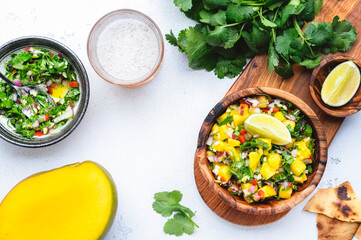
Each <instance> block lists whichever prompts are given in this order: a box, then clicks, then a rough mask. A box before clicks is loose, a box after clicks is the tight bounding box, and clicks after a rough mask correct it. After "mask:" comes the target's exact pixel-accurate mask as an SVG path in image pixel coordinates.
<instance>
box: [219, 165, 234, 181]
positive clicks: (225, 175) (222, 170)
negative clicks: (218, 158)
mask: <svg viewBox="0 0 361 240" xmlns="http://www.w3.org/2000/svg"><path fill="white" fill-rule="evenodd" d="M229 170H230V168H229V167H228V166H227V165H225V164H220V167H219V168H218V176H219V177H220V178H221V181H222V182H228V181H229V179H231V177H232V174H231V173H230V172H229Z"/></svg>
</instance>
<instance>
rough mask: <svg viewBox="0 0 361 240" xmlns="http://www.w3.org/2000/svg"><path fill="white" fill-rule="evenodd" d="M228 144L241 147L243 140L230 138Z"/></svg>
mask: <svg viewBox="0 0 361 240" xmlns="http://www.w3.org/2000/svg"><path fill="white" fill-rule="evenodd" d="M228 145H229V146H231V147H239V145H241V142H240V141H238V140H234V139H232V138H228Z"/></svg>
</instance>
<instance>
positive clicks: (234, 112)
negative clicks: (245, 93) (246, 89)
mask: <svg viewBox="0 0 361 240" xmlns="http://www.w3.org/2000/svg"><path fill="white" fill-rule="evenodd" d="M231 115H232V116H233V117H234V116H235V115H240V114H239V111H238V110H232V111H231Z"/></svg>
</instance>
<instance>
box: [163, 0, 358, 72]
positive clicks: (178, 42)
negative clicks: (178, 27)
mask: <svg viewBox="0 0 361 240" xmlns="http://www.w3.org/2000/svg"><path fill="white" fill-rule="evenodd" d="M174 4H175V5H176V6H177V7H179V9H180V11H182V12H184V13H185V15H186V16H187V17H189V18H191V19H193V20H195V21H197V22H198V24H197V25H196V26H194V27H189V28H187V29H184V30H182V31H180V33H179V34H178V37H176V36H175V35H174V34H173V32H172V31H171V32H170V34H166V39H167V40H168V42H169V43H170V44H171V45H174V46H176V47H178V49H179V51H180V52H184V53H186V55H187V56H188V60H189V66H190V67H191V68H193V69H205V70H207V71H212V70H213V71H214V73H215V74H216V75H217V76H218V77H219V78H224V77H230V78H232V77H235V76H237V75H239V74H240V72H242V70H243V67H244V65H245V64H246V58H249V57H252V56H254V55H256V54H261V53H268V69H269V70H270V71H275V72H276V73H277V74H279V75H281V76H282V77H284V78H289V77H291V76H293V69H292V65H293V64H294V63H296V64H299V65H301V66H304V67H306V68H308V69H312V68H315V67H316V66H318V65H319V64H320V61H321V59H322V55H320V54H321V53H324V54H327V53H335V52H339V51H343V52H344V51H347V50H348V49H350V47H351V44H353V43H354V42H355V41H356V38H357V34H356V28H355V27H353V26H352V25H351V23H350V22H349V21H346V20H343V21H339V17H338V16H336V17H335V18H334V19H333V21H332V22H312V23H310V24H308V25H307V26H306V27H305V30H304V31H302V27H303V26H304V25H305V24H306V22H308V21H312V20H313V19H314V18H315V16H316V15H317V13H318V11H319V10H320V8H321V6H322V4H323V3H322V0H248V1H242V0H203V1H195V0H174Z"/></svg>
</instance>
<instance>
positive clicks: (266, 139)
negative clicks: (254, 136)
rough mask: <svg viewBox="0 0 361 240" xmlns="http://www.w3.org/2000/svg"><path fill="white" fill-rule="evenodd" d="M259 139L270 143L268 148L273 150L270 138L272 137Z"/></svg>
mask: <svg viewBox="0 0 361 240" xmlns="http://www.w3.org/2000/svg"><path fill="white" fill-rule="evenodd" d="M258 139H259V140H261V141H263V142H265V143H267V144H268V148H267V150H271V148H272V139H270V138H258ZM260 148H261V147H260Z"/></svg>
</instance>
